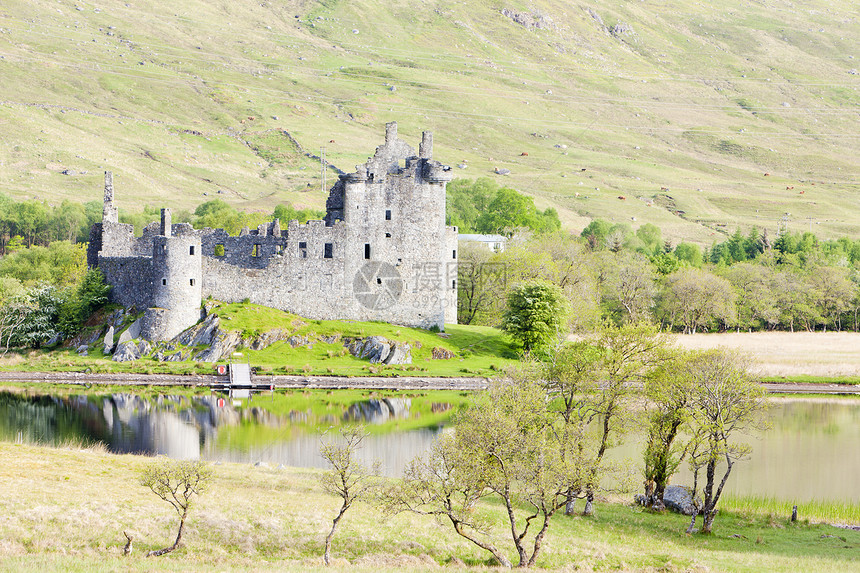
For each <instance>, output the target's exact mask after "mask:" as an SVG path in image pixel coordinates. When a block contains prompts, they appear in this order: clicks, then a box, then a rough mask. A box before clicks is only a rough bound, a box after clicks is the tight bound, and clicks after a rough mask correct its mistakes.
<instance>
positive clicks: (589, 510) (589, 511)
mask: <svg viewBox="0 0 860 573" xmlns="http://www.w3.org/2000/svg"><path fill="white" fill-rule="evenodd" d="M582 515H584V516H586V517H593V516H594V492H593V491H591V490H589V491H588V493H587V494H586V497H585V509H583V510H582Z"/></svg>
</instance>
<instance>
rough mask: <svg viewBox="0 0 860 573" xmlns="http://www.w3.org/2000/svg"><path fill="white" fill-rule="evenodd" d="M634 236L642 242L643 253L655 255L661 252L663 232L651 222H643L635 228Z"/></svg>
mask: <svg viewBox="0 0 860 573" xmlns="http://www.w3.org/2000/svg"><path fill="white" fill-rule="evenodd" d="M636 237H637V238H638V239H639V240H640V241H641V242H642V246H643V249H642V250H643V251H644V253H645V254H647V255H649V256H651V255H657V254H660V253H661V252H663V232H662V231H661V230H660V227H658V226H657V225H654V224H653V223H645V224H644V225H642V226H640V227H639V228H638V229H636Z"/></svg>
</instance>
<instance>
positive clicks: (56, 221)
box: [0, 194, 325, 276]
mask: <svg viewBox="0 0 860 573" xmlns="http://www.w3.org/2000/svg"><path fill="white" fill-rule="evenodd" d="M324 215H325V213H324V212H323V211H318V210H314V209H300V210H297V209H295V208H294V207H293V206H292V205H290V204H289V203H285V204H280V205H278V206H277V207H275V210H274V211H273V212H271V213H266V212H262V211H258V212H251V213H248V212H245V211H239V210H238V209H236V208H235V207H232V206H230V205H228V204H227V203H226V202H224V201H222V200H220V199H214V200H212V201H207V202H206V203H203V204H202V205H200V206H199V207H197V209H196V210H195V211H194V212H193V213H191V212H188V211H178V212H175V213H174V214H173V221H174V222H176V223H180V222H185V223H191V224H192V225H194V227H195V228H197V229H201V228H203V227H213V228H216V227H222V228H224V229H226V230H227V231H228V232H229V233H232V234H238V233H239V231H241V230H242V228H243V227H249V228H252V229H253V228H255V227H257V226H258V225H260V224H261V223H264V222H266V221H271V220H272V219H273V218H279V219H280V220H281V222H282V223H283V224H284V225H286V223H287V221H289V220H292V219H298V220H299V221H301V222H305V221H307V220H309V219H321V218H322V217H323V216H324ZM159 218H160V210H159V209H157V208H155V207H149V206H147V207H144V208H143V210H142V211H137V212H130V211H125V210H122V209H120V212H119V220H120V222H122V223H128V224H131V225H134V227H135V231H136V232H137V233H140V231H141V230H142V229H143V227H145V226H146V225H147V224H149V223H152V222H153V221H158V220H159ZM101 219H102V203H101V202H100V201H89V202H87V203H76V202H74V201H69V200H64V201H63V202H62V203H60V204H59V205H48V204H46V203H43V202H41V201H36V200H34V199H28V200H24V201H15V200H14V199H12V198H10V197H8V196H7V195H3V194H0V255H6V254H9V253H13V252H16V251H18V250H21V249H22V248H29V247H33V246H41V247H47V246H49V245H51V244H52V243H55V242H57V241H67V242H69V243H82V242H86V241H88V240H89V237H90V227H92V226H93V224H94V223H98V222H99V221H101ZM3 274H6V273H3ZM7 276H8V275H7Z"/></svg>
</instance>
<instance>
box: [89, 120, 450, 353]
mask: <svg viewBox="0 0 860 573" xmlns="http://www.w3.org/2000/svg"><path fill="white" fill-rule="evenodd" d="M432 155H433V137H432V135H431V134H430V133H429V132H425V133H424V134H423V136H422V139H421V142H420V145H419V151H418V154H416V153H415V152H414V150H413V149H412V148H411V147H410V146H409V145H407V144H406V142H404V141H403V140H401V139H400V138H399V137H398V135H397V124H396V123H389V124H387V125H386V132H385V143H384V144H383V145H381V146H379V147H378V148H377V149H376V152H375V154H374V156H373V157H371V158H370V159H369V160H368V161H367V162H366V163H365V164H363V165H359V166H357V169H356V171H355V172H354V173H349V174H345V175H341V176H340V178H339V180H338V182H337V183H336V184H335V185H334V187H332V189H331V191H330V194H329V197H328V200H327V202H326V217H325V220H324V221H308V222H307V223H306V224H300V223H298V221H289V222H288V223H287V225H286V228H285V229H282V228H281V223H280V222H279V221H277V220H276V221H273V222H272V223H267V224H263V225H261V226H260V227H259V228H257V229H255V230H251V231H248V232H243V233H241V234H240V235H239V236H236V237H233V236H230V235H228V234H227V233H226V232H225V231H224V230H223V229H202V230H195V229H192V228H191V226H190V225H188V224H186V223H182V224H177V225H174V224H172V222H171V217H170V211H169V210H168V209H164V210H162V215H161V222H160V223H152V224H150V225H148V226H147V227H146V228H145V229H144V231H143V235H142V236H141V237H139V238H135V237H134V230H133V227H132V226H131V225H124V224H122V223H119V222H118V218H117V211H116V206H115V205H114V192H113V178H112V176H111V175H110V173H107V174H106V175H105V206H104V217H103V221H102V222H101V223H99V224H96V225H94V226H93V228H92V230H91V232H90V249H89V251H88V254H87V260H88V263H89V264H90V265H91V266H98V267H99V268H100V269H102V272H103V273H104V274H105V277H106V281H107V282H108V283H109V284H111V285H113V287H114V288H113V290H112V291H111V298H112V300H113V301H114V302H117V303H119V304H122V305H124V306H134V307H136V308H137V309H141V310H142V309H148V310H147V311H146V313H145V316H144V318H143V319H142V324H141V331H142V333H143V334H144V336H145V337H146V338H148V339H150V340H164V339H169V338H172V337H173V336H175V335H176V334H178V333H179V332H180V331H181V330H183V329H184V328H187V327H188V326H191V325H193V324H194V323H195V322H197V320H199V317H200V303H201V299H202V297H207V296H211V297H213V298H215V299H217V300H222V301H225V302H238V301H241V300H243V299H246V298H247V299H249V300H250V301H251V302H253V303H257V304H261V305H265V306H270V307H273V308H279V309H282V310H286V311H289V312H294V313H296V314H299V315H301V316H305V317H308V318H313V319H351V320H381V321H386V322H391V323H395V324H403V325H406V326H420V327H425V328H428V327H431V326H437V327H439V328H444V324H445V322H448V323H454V322H456V318H457V290H456V263H457V232H456V228H453V227H446V226H445V186H446V184H447V182H448V181H449V180H450V179H451V173H450V169H449V168H448V167H447V166H444V165H442V164H441V163H439V162H437V161H434V160H433V158H432Z"/></svg>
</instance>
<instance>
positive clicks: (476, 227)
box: [446, 177, 561, 237]
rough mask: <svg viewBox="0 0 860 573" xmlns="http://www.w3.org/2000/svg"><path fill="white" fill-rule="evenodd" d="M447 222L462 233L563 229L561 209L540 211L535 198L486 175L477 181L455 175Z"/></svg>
mask: <svg viewBox="0 0 860 573" xmlns="http://www.w3.org/2000/svg"><path fill="white" fill-rule="evenodd" d="M446 211H447V213H446V223H447V224H448V225H453V226H456V227H458V228H459V231H460V232H461V233H481V234H501V235H506V236H508V237H510V236H511V235H513V233H514V231H516V230H517V229H529V230H530V231H532V232H534V233H547V232H552V231H558V230H559V229H561V220H560V219H559V218H558V211H556V210H555V209H553V208H552V207H549V208H547V209H546V210H544V211H540V210H539V209H538V208H537V207H535V203H534V200H533V199H532V198H531V197H527V196H525V195H523V194H521V193H519V192H517V191H515V190H514V189H510V188H508V187H500V186H499V184H498V183H496V182H495V181H493V180H492V179H489V178H487V177H482V178H480V179H478V180H477V181H472V180H469V179H454V180H453V181H451V183H449V184H448V192H447V209H446Z"/></svg>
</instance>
